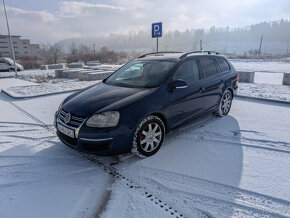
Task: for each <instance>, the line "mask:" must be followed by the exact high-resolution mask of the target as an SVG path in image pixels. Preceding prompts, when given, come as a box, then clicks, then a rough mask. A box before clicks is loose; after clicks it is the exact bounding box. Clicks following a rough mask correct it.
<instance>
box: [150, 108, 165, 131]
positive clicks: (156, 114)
mask: <svg viewBox="0 0 290 218" xmlns="http://www.w3.org/2000/svg"><path fill="white" fill-rule="evenodd" d="M151 115H153V116H157V117H159V118H160V119H161V120H162V122H163V123H164V127H165V131H166V132H167V120H166V118H165V116H164V115H163V114H161V113H158V112H156V113H152V114H151Z"/></svg>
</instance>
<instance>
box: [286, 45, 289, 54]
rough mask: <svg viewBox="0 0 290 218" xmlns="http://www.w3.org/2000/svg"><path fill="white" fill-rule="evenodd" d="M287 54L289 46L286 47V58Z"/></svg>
mask: <svg viewBox="0 0 290 218" xmlns="http://www.w3.org/2000/svg"><path fill="white" fill-rule="evenodd" d="M288 52H289V45H288V46H287V50H286V56H287V55H288Z"/></svg>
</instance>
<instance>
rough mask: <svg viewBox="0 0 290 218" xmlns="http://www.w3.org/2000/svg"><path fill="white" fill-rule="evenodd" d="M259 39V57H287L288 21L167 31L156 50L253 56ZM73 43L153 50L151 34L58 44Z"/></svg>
mask: <svg viewBox="0 0 290 218" xmlns="http://www.w3.org/2000/svg"><path fill="white" fill-rule="evenodd" d="M262 35H263V43H262V53H263V54H286V53H287V52H288V53H290V37H289V36H290V20H283V19H282V20H278V21H271V22H262V23H258V24H253V25H251V26H246V27H241V28H230V27H218V28H217V27H214V26H213V27H211V28H210V29H190V30H189V29H188V30H186V31H178V30H170V31H166V30H165V33H164V34H163V37H162V38H160V39H159V48H160V50H181V51H191V50H199V49H200V40H202V45H203V49H204V50H216V51H220V52H223V53H235V54H244V53H245V52H250V53H254V52H256V51H257V50H258V49H259V44H260V39H261V36H262ZM72 43H74V44H75V45H76V46H78V45H81V44H83V45H85V46H88V47H89V48H92V49H93V44H95V46H96V50H99V49H100V48H101V47H107V48H108V49H111V50H116V51H138V52H151V51H154V50H155V49H156V40H155V39H152V38H151V30H147V31H139V32H129V34H110V35H109V36H106V37H96V38H92V37H90V38H71V39H65V40H61V41H59V44H60V45H62V46H63V47H64V49H65V50H66V51H69V50H70V47H71V46H72Z"/></svg>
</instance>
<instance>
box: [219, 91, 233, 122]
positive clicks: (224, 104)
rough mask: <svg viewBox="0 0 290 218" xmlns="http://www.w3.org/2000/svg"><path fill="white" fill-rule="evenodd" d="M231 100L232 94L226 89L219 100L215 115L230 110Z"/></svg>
mask: <svg viewBox="0 0 290 218" xmlns="http://www.w3.org/2000/svg"><path fill="white" fill-rule="evenodd" d="M232 101H233V94H232V93H231V91H230V90H226V91H225V92H224V94H223V96H222V98H221V100H220V103H219V106H218V110H217V112H216V115H217V116H219V117H223V116H226V115H227V114H228V113H229V112H230V110H231V106H232Z"/></svg>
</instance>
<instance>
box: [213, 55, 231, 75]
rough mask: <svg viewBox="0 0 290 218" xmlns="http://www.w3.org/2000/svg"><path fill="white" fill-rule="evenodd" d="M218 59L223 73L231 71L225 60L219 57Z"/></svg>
mask: <svg viewBox="0 0 290 218" xmlns="http://www.w3.org/2000/svg"><path fill="white" fill-rule="evenodd" d="M216 59H217V61H218V63H219V65H220V67H221V70H222V72H225V71H229V70H230V69H231V67H230V65H229V64H228V62H227V61H226V60H225V59H224V58H221V57H217V58H216Z"/></svg>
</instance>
